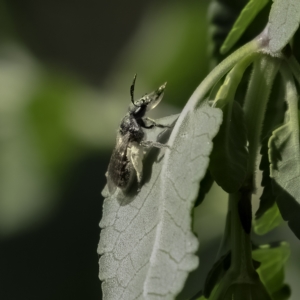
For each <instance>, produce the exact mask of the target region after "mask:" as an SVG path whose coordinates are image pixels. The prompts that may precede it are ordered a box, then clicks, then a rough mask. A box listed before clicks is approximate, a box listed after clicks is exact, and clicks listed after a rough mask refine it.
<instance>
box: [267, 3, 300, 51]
mask: <svg viewBox="0 0 300 300" xmlns="http://www.w3.org/2000/svg"><path fill="white" fill-rule="evenodd" d="M299 22H300V1H299V0H274V3H273V4H272V8H271V12H270V16H269V23H268V38H269V49H270V51H271V52H272V53H277V52H279V51H281V50H282V49H283V48H284V46H285V45H286V44H287V43H288V42H289V41H290V40H291V38H292V37H293V35H294V33H295V32H296V30H297V28H298V27H299Z"/></svg>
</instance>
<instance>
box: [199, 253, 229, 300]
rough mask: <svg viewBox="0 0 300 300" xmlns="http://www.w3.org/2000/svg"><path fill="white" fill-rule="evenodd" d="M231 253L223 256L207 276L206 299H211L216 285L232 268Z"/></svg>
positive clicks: (205, 285)
mask: <svg viewBox="0 0 300 300" xmlns="http://www.w3.org/2000/svg"><path fill="white" fill-rule="evenodd" d="M230 255H231V253H230V252H227V254H225V255H222V256H221V257H220V258H219V259H218V260H217V261H216V262H215V263H214V265H213V266H212V268H211V270H210V271H209V273H208V274H207V276H206V279H205V284H204V291H203V295H204V296H205V297H206V298H209V297H210V294H211V292H212V291H213V289H214V287H215V286H216V284H217V283H218V282H219V281H220V279H221V278H222V276H223V275H224V274H225V272H226V270H228V268H229V266H230V259H231V257H230Z"/></svg>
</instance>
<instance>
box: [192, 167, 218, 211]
mask: <svg viewBox="0 0 300 300" xmlns="http://www.w3.org/2000/svg"><path fill="white" fill-rule="evenodd" d="M213 183H214V179H213V178H212V177H211V174H210V172H209V170H207V171H206V174H205V176H204V177H203V179H202V180H201V182H200V191H199V195H198V198H197V200H196V202H195V207H196V206H198V205H200V204H201V203H202V202H203V200H204V198H205V196H206V194H207V193H208V192H209V191H210V189H211V187H212V185H213Z"/></svg>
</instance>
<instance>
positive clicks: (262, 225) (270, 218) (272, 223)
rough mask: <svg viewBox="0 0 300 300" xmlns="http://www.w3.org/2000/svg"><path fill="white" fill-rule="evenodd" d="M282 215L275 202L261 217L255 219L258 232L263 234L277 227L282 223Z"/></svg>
mask: <svg viewBox="0 0 300 300" xmlns="http://www.w3.org/2000/svg"><path fill="white" fill-rule="evenodd" d="M282 221H283V220H282V217H281V214H280V212H279V209H278V207H277V204H276V203H274V204H273V206H272V207H271V208H269V209H268V210H267V211H266V212H265V213H264V214H263V215H262V216H261V217H260V218H259V219H256V220H255V221H254V230H255V233H256V234H259V235H263V234H266V233H268V232H269V231H271V230H272V229H274V228H276V227H277V226H279V225H280V224H281V223H282Z"/></svg>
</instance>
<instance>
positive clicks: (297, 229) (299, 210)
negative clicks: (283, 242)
mask: <svg viewBox="0 0 300 300" xmlns="http://www.w3.org/2000/svg"><path fill="white" fill-rule="evenodd" d="M281 71H282V72H281V73H282V75H283V79H284V82H285V99H286V101H287V102H288V110H287V112H286V114H285V123H284V124H283V125H282V126H281V127H279V128H278V129H276V130H275V131H273V134H272V137H271V138H270V140H269V160H270V163H271V165H270V176H271V177H272V178H273V179H274V182H273V183H274V184H273V188H274V192H275V193H276V195H277V198H276V202H277V205H278V208H279V210H280V212H281V215H282V217H283V219H284V220H286V221H288V224H289V226H290V228H291V229H292V231H293V232H294V233H295V235H296V236H297V237H298V238H300V219H299V216H300V204H299V202H300V189H299V181H300V147H299V121H298V95H297V90H296V87H295V83H294V79H293V77H292V75H291V73H290V70H289V69H287V67H286V66H283V67H282V70H281Z"/></svg>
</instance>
